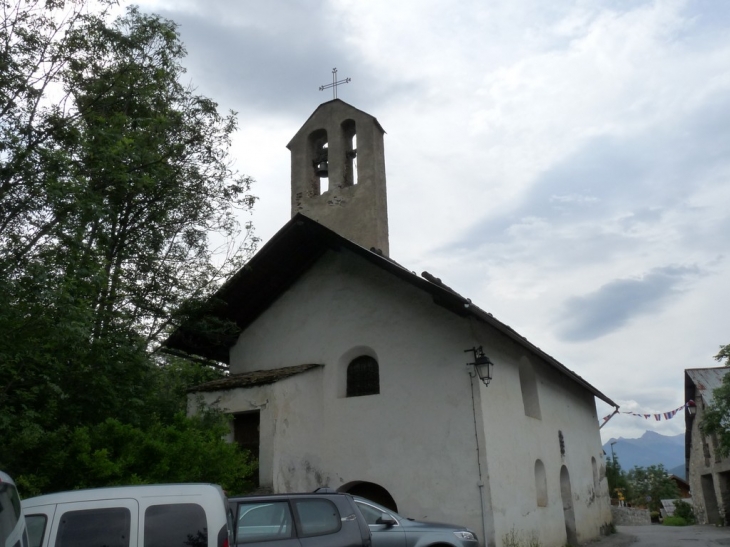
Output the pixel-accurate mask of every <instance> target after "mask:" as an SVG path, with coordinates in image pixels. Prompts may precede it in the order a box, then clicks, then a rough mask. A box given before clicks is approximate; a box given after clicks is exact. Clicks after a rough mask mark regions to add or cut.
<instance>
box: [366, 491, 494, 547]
mask: <svg viewBox="0 0 730 547" xmlns="http://www.w3.org/2000/svg"><path fill="white" fill-rule="evenodd" d="M354 499H355V505H356V506H357V508H358V509H359V510H360V513H362V515H363V518H364V519H365V522H367V523H368V526H369V527H370V532H371V533H372V536H373V547H406V546H407V547H428V546H432V545H439V546H445V545H452V546H453V547H476V546H477V545H478V544H479V543H478V540H477V535H476V534H475V533H474V532H473V531H472V530H469V529H468V528H465V527H464V526H457V525H453V524H441V523H438V522H423V521H417V520H413V519H409V518H405V517H402V516H400V515H399V514H398V513H396V512H395V511H391V510H390V509H388V508H386V507H383V506H382V505H379V504H377V503H375V502H373V501H370V500H368V499H365V498H361V497H358V496H355V498H354Z"/></svg>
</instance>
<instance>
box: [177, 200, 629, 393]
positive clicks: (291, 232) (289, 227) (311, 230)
mask: <svg viewBox="0 0 730 547" xmlns="http://www.w3.org/2000/svg"><path fill="white" fill-rule="evenodd" d="M339 249H347V250H348V251H350V252H352V253H354V254H355V255H357V256H359V257H361V258H363V259H365V260H367V261H368V262H370V263H371V264H373V265H375V266H376V267H378V268H381V269H382V270H384V271H386V272H388V273H390V274H391V275H394V276H396V277H397V278H399V279H401V280H402V281H404V282H406V283H409V284H411V285H413V286H414V287H416V288H418V289H420V290H422V291H424V292H426V293H429V294H430V295H431V297H432V298H433V301H434V302H435V303H436V304H438V305H440V306H443V307H444V308H446V309H447V310H449V311H451V312H453V313H455V314H457V315H459V316H461V317H469V316H471V317H473V318H475V319H477V320H479V321H481V322H483V323H486V324H488V325H490V326H492V327H493V328H495V329H497V330H498V331H500V332H501V333H503V334H504V335H506V336H507V337H508V338H510V339H512V340H514V341H515V342H516V343H517V344H519V345H520V346H522V347H524V348H525V349H527V350H528V351H530V352H531V353H533V354H535V355H537V356H539V357H541V358H542V359H543V360H544V361H545V362H546V363H547V364H548V365H550V366H551V367H553V368H554V369H556V370H557V371H558V372H560V373H561V374H564V375H565V376H567V377H568V378H570V379H571V380H573V381H575V382H576V383H578V384H579V385H581V386H582V387H583V388H585V389H586V390H588V391H589V392H590V393H591V394H593V395H594V396H595V397H598V398H599V399H601V400H603V401H605V402H606V403H608V404H609V405H611V406H614V407H618V405H617V404H616V403H614V402H613V401H612V400H611V399H609V398H608V397H607V396H606V395H604V394H603V393H601V392H600V391H599V390H598V389H596V388H595V387H593V386H592V385H591V384H589V383H588V382H587V381H585V380H584V379H583V378H581V377H580V376H579V375H577V374H576V373H575V372H573V371H571V370H570V369H568V368H567V367H566V366H564V365H563V364H562V363H560V362H559V361H558V360H557V359H555V358H553V357H552V356H550V355H548V354H547V353H545V352H544V351H542V350H541V349H540V348H538V347H537V346H535V345H534V344H532V343H531V342H529V341H528V340H527V339H526V338H525V337H524V336H521V335H520V334H518V333H517V332H516V331H515V330H514V329H512V328H511V327H509V326H508V325H505V324H504V323H502V322H500V321H498V320H497V319H495V318H494V317H493V316H492V314H491V313H488V312H485V311H484V310H482V309H481V308H479V307H478V306H476V305H474V304H473V303H472V301H471V300H469V299H468V298H465V297H463V296H461V295H460V294H458V293H457V292H456V291H454V290H453V289H451V288H450V287H448V286H446V285H445V284H443V283H442V282H441V280H440V279H438V278H436V277H434V276H432V275H431V274H429V273H428V272H423V274H422V276H420V277H419V276H418V275H416V274H415V272H411V271H410V270H407V269H406V268H404V267H403V266H401V265H400V264H398V263H397V262H395V261H394V260H392V259H390V258H386V257H384V256H383V255H381V254H380V253H378V252H375V251H374V250H367V249H365V248H364V247H361V246H359V245H357V244H356V243H353V242H352V241H350V240H348V239H346V238H344V237H342V236H340V235H338V234H337V233H335V232H333V231H332V230H330V229H328V228H326V227H324V226H322V225H321V224H319V223H318V222H316V221H314V220H312V219H310V218H308V217H306V216H304V215H301V214H297V215H296V216H294V217H293V218H292V219H291V220H290V221H289V222H287V223H286V224H285V225H284V226H283V227H282V228H281V229H280V230H279V231H278V232H277V233H276V234H275V235H274V236H273V237H272V238H271V239H270V240H269V241H268V242H267V243H266V245H264V246H263V247H262V248H261V249H260V250H259V252H258V253H256V255H255V256H254V257H253V258H252V259H251V260H250V261H249V262H248V263H247V264H246V266H244V267H243V268H241V270H239V271H238V272H237V273H236V274H235V275H234V276H233V277H232V278H231V279H230V280H229V281H228V282H227V283H226V284H225V285H223V287H221V288H220V289H219V290H218V292H217V293H216V294H215V296H214V299H215V300H216V305H214V306H213V313H214V314H215V316H216V317H219V318H222V319H227V320H230V321H234V322H235V323H236V324H237V325H238V326H239V327H240V328H241V329H242V330H243V329H246V327H248V326H249V325H250V324H251V323H252V322H253V321H254V320H255V319H256V318H257V317H258V316H259V315H260V314H261V313H263V312H264V311H265V310H266V309H267V308H268V307H269V306H270V305H271V304H273V302H274V301H275V300H276V299H277V298H278V297H279V296H280V295H281V294H282V293H283V292H284V291H286V290H287V289H288V288H289V287H291V286H292V285H293V284H294V283H295V282H296V280H297V279H298V278H299V277H300V276H301V275H302V274H303V273H304V272H305V271H307V270H308V269H309V268H310V267H311V266H312V265H313V264H314V263H315V262H316V261H317V260H318V259H319V258H320V257H321V256H322V255H324V254H325V253H326V252H327V251H329V250H334V251H337V250H339ZM234 342H235V339H233V338H232V339H230V340H227V341H226V340H221V339H219V338H218V339H211V338H209V337H208V336H207V335H206V333H205V332H201V331H200V330H197V329H196V328H195V325H193V324H189V325H186V324H183V325H181V326H180V327H179V328H178V329H177V330H176V331H175V332H173V333H172V335H171V336H170V337H169V338H168V339H167V340H166V341H165V346H167V347H168V348H170V349H173V350H179V351H182V352H184V353H187V354H192V355H200V356H203V357H206V358H208V359H214V360H217V361H221V362H224V363H227V362H228V350H229V349H230V347H231V346H232V345H233V343H234Z"/></svg>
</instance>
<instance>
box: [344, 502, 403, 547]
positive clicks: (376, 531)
mask: <svg viewBox="0 0 730 547" xmlns="http://www.w3.org/2000/svg"><path fill="white" fill-rule="evenodd" d="M355 503H356V504H357V508H358V509H360V512H361V513H362V516H363V517H364V518H365V522H367V523H368V527H369V528H370V533H371V534H372V536H373V547H405V545H406V533H405V531H404V530H403V527H402V526H401V525H400V522H399V520H398V519H397V518H396V517H394V516H393V515H391V514H390V513H387V512H384V511H383V510H382V509H381V508H379V507H376V506H374V505H370V504H369V503H366V502H364V501H361V500H359V499H358V500H355ZM383 514H386V515H388V516H389V517H391V518H392V519H393V520H394V521H395V524H392V525H391V524H380V523H379V522H378V521H379V520H381V519H382V517H383Z"/></svg>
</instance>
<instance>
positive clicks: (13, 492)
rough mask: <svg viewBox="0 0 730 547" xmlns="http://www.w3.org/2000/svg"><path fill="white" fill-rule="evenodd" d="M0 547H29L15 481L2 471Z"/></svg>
mask: <svg viewBox="0 0 730 547" xmlns="http://www.w3.org/2000/svg"><path fill="white" fill-rule="evenodd" d="M0 547H28V533H27V532H26V530H25V519H24V518H23V511H22V510H21V508H20V497H19V496H18V490H17V489H16V488H15V483H14V482H13V479H11V478H10V476H9V475H8V474H7V473H3V472H2V471H0Z"/></svg>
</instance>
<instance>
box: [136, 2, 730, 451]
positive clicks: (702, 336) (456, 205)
mask: <svg viewBox="0 0 730 547" xmlns="http://www.w3.org/2000/svg"><path fill="white" fill-rule="evenodd" d="M140 5H141V7H142V9H143V11H147V12H154V13H158V14H160V15H162V16H164V17H166V18H169V19H172V20H173V21H175V22H176V23H178V24H179V32H180V34H181V37H182V40H183V42H184V43H185V45H186V48H187V51H188V56H187V58H186V60H185V62H184V64H185V66H186V67H187V69H188V72H187V74H186V77H188V78H189V82H190V83H192V84H193V85H194V86H195V87H196V88H197V91H198V93H200V94H203V95H206V96H208V97H211V98H213V99H214V100H216V101H217V102H218V104H219V106H220V108H221V109H222V110H224V111H225V110H229V109H232V110H234V111H236V112H237V113H238V120H239V126H240V128H239V132H238V133H237V135H236V137H235V139H234V144H233V148H232V156H233V158H234V159H235V162H236V167H237V168H238V169H239V170H240V171H241V172H242V173H245V174H247V175H250V176H252V177H253V178H254V179H256V183H255V185H254V187H253V193H254V194H255V195H256V196H258V197H259V201H258V202H257V204H256V206H255V209H254V211H253V213H252V214H251V216H250V217H247V218H246V219H244V220H251V221H252V222H253V224H254V226H255V228H256V233H257V235H258V236H259V237H261V238H262V240H263V242H266V241H267V240H268V239H269V238H270V237H271V236H272V235H273V234H274V233H275V232H276V231H277V230H278V229H279V228H280V227H281V226H282V225H283V224H284V223H285V222H287V220H289V218H290V216H291V211H290V201H289V192H290V163H289V162H290V155H289V151H288V150H287V148H286V144H287V143H288V142H289V140H290V139H291V137H293V136H294V134H295V133H296V131H297V130H298V129H299V128H300V127H301V125H302V124H303V123H304V121H305V120H306V119H307V118H308V117H309V115H310V114H311V113H312V112H313V111H314V109H315V108H316V107H317V106H318V105H319V104H320V103H323V102H325V101H328V100H330V99H331V98H332V95H331V92H330V91H319V86H320V85H323V84H327V83H330V82H331V81H332V74H331V71H332V69H333V67H336V68H337V69H338V77H339V78H347V77H349V78H351V82H350V83H348V84H346V85H343V86H340V87H339V88H338V96H339V98H340V99H342V100H344V101H346V102H348V103H350V104H352V105H353V106H355V107H357V108H359V109H361V110H364V111H366V112H368V113H369V114H371V115H373V116H375V117H376V118H377V119H378V121H379V122H380V123H381V125H382V126H383V128H384V129H385V130H386V132H387V134H386V136H385V154H386V170H387V184H388V216H389V225H390V255H391V257H392V258H394V259H395V260H397V261H398V262H399V263H401V264H402V265H404V266H405V267H407V268H408V269H410V270H414V271H416V272H419V273H420V272H422V271H424V270H425V271H428V272H431V273H432V274H434V275H436V276H437V277H440V278H441V279H442V280H443V281H444V283H446V284H447V285H449V286H451V287H453V288H454V289H455V290H456V291H458V292H459V293H461V294H462V295H464V296H466V297H469V298H471V299H472V300H473V301H474V302H475V303H477V304H478V305H479V306H480V307H481V308H482V309H484V310H486V311H488V312H491V313H492V314H493V315H494V316H495V317H497V318H498V319H500V320H501V321H502V322H504V323H506V324H508V325H510V326H511V327H512V328H514V329H515V330H517V331H518V332H519V333H520V334H521V335H523V336H525V337H526V338H528V339H529V340H530V341H531V342H533V343H534V344H536V345H537V346H539V347H540V348H542V349H543V350H544V351H546V352H547V353H549V354H550V355H552V356H554V357H555V358H557V359H558V360H559V361H560V362H561V363H563V364H564V365H566V366H567V367H568V368H570V369H572V370H573V371H575V372H577V373H578V374H580V375H581V376H582V377H583V378H585V379H586V380H587V381H589V382H590V383H592V384H593V385H594V386H595V387H597V388H598V389H599V390H600V391H602V392H603V393H605V394H606V395H607V396H608V397H610V398H611V399H613V400H614V401H616V402H617V403H618V404H619V405H621V410H622V411H633V412H638V413H656V412H668V411H671V410H674V409H675V408H677V407H679V406H681V405H682V404H683V403H684V393H683V391H684V377H683V370H684V369H686V368H701V367H713V366H719V363H717V362H716V361H714V360H713V356H714V355H715V354H716V353H717V351H718V349H719V346H720V345H723V344H728V343H730V328H728V309H730V283H729V281H730V259H729V258H728V256H727V254H728V253H727V250H728V245H729V244H730V215H729V214H728V209H729V206H730V184H728V180H729V179H730V33H728V32H727V29H728V28H729V27H730V2H717V1H710V0H696V1H682V0H655V1H641V0H632V1H628V0H616V1H610V0H606V1H595V0H552V1H551V2H544V1H542V0H461V1H460V2H453V1H449V0H398V1H397V2H396V1H393V0H389V1H385V0H368V1H367V2H363V1H356V0H307V1H306V2H305V1H295V0H277V1H271V0H144V1H142V2H141V3H140ZM494 374H495V375H496V374H499V369H498V364H497V365H496V367H495V373H494ZM611 411H612V409H611V408H610V407H608V406H607V405H605V404H604V403H602V402H600V401H599V402H598V413H599V418H601V417H603V416H605V415H607V414H610V412H611ZM647 429H650V430H653V431H656V432H658V433H661V434H664V435H676V434H679V433H683V431H684V420H683V418H682V415H681V414H680V415H678V416H677V417H675V418H674V419H672V420H661V421H656V420H654V419H653V418H652V419H651V420H645V419H643V418H637V417H633V416H630V415H617V416H615V417H614V418H613V419H611V420H610V421H609V422H608V423H607V424H606V426H605V427H604V428H603V429H602V431H601V433H602V437H603V439H604V441H606V440H608V439H609V438H610V437H619V436H622V437H628V438H632V437H639V436H641V435H642V434H643V432H644V431H646V430H647Z"/></svg>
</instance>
